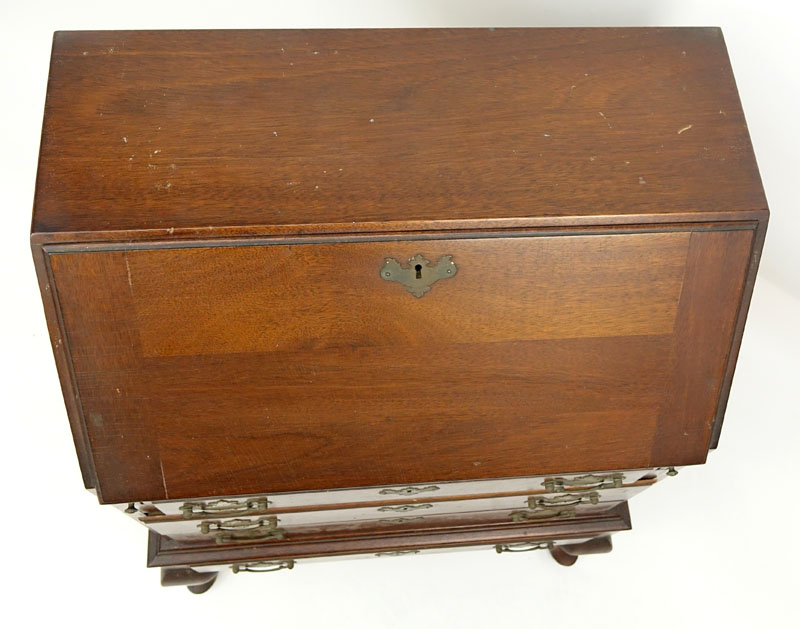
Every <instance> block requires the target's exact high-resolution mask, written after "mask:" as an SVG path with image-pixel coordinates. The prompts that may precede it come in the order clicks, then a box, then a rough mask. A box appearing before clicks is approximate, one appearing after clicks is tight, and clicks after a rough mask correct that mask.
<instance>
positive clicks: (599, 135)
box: [33, 28, 766, 234]
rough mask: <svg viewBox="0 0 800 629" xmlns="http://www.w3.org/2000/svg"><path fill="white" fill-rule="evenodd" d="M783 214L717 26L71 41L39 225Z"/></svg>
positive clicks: (63, 228) (58, 68)
mask: <svg viewBox="0 0 800 629" xmlns="http://www.w3.org/2000/svg"><path fill="white" fill-rule="evenodd" d="M764 209H766V200H765V197H764V193H763V190H762V187H761V182H760V177H759V174H758V169H757V166H756V162H755V158H754V155H753V151H752V147H751V144H750V140H749V137H748V132H747V127H746V123H745V119H744V116H743V113H742V109H741V105H740V103H739V98H738V94H737V90H736V85H735V82H734V78H733V74H732V72H731V68H730V64H729V61H728V56H727V52H726V49H725V44H724V41H723V38H722V34H721V32H720V31H719V29H715V28H665V29H657V28H618V29H609V28H597V29H587V28H583V29H555V28H547V29H414V30H406V29H398V30H296V31H291V30H273V31H257V30H250V31H248V30H244V31H113V32H100V31H98V32H59V33H56V35H55V37H54V44H53V55H52V60H51V68H50V78H49V83H48V92H47V101H46V110H45V118H44V128H43V135H42V145H41V156H40V165H39V174H38V179H37V188H36V200H35V213H34V221H33V232H35V233H37V232H38V233H48V232H51V233H52V232H71V233H72V232H113V231H126V230H130V231H136V230H162V231H165V233H167V232H168V233H170V234H171V233H173V231H174V230H184V229H193V230H198V229H206V230H208V229H209V228H210V229H212V230H213V229H222V228H226V227H237V226H262V227H263V229H264V230H266V231H267V232H269V231H270V230H277V231H279V230H283V232H284V233H285V232H287V231H292V230H297V231H303V229H305V230H306V231H309V230H311V231H314V230H318V231H320V232H324V231H326V230H327V229H334V228H332V227H330V226H338V227H335V229H334V230H336V231H342V230H343V229H345V227H343V226H353V227H352V229H353V230H358V231H365V230H366V231H369V230H370V229H373V228H374V229H386V228H387V225H388V226H389V228H391V226H392V225H401V224H403V225H405V226H406V228H422V229H425V228H430V227H431V226H444V227H447V226H448V225H457V224H458V225H468V224H470V222H471V221H484V222H485V221H500V222H501V223H502V221H503V220H506V221H512V222H513V221H517V222H519V221H520V220H526V219H531V220H537V219H543V218H558V217H566V218H570V217H594V218H592V220H595V219H597V220H599V221H601V222H602V221H603V220H604V217H605V218H608V217H617V218H616V219H615V220H617V222H620V221H622V222H624V221H626V220H629V221H632V220H634V219H633V218H632V217H636V216H642V215H662V216H663V215H668V216H667V219H666V220H682V219H681V218H680V217H679V216H678V215H681V214H687V215H688V214H690V213H695V214H696V213H706V212H711V213H721V212H726V213H730V212H734V213H735V212H748V211H760V210H764ZM598 217H599V218H598ZM612 222H613V221H612ZM498 224H500V223H498ZM303 226H305V227H303ZM326 226H327V227H326Z"/></svg>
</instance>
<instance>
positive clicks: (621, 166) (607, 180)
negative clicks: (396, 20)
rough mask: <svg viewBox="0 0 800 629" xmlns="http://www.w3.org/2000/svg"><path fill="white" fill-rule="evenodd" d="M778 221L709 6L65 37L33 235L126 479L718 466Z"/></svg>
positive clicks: (58, 322) (200, 487)
mask: <svg viewBox="0 0 800 629" xmlns="http://www.w3.org/2000/svg"><path fill="white" fill-rule="evenodd" d="M767 217H768V210H767V204H766V199H765V197H764V192H763V189H762V187H761V182H760V178H759V175H758V169H757V166H756V162H755V158H754V155H753V151H752V147H751V145H750V141H749V137H748V133H747V128H746V124H745V120H744V116H743V114H742V109H741V106H740V104H739V100H738V95H737V92H736V87H735V83H734V80H733V75H732V72H731V69H730V64H729V62H728V58H727V53H726V51H725V45H724V42H723V39H722V35H721V33H720V31H719V30H718V29H709V28H680V29H674V28H664V29H661V28H623V29H606V28H602V29H416V30H404V29H401V30H369V31H367V30H335V31H333V30H322V31H138V32H133V31H128V32H122V31H120V32H102V31H99V32H62V33H56V35H55V38H54V43H53V55H52V62H51V69H50V79H49V83H48V93H47V100H46V109H45V118H44V126H43V134H42V145H41V154H40V164H39V172H38V178H37V186H36V197H35V202H34V217H33V224H32V233H31V242H32V247H33V253H34V260H35V263H36V267H37V273H38V276H39V281H40V287H41V291H42V296H43V300H44V305H45V312H46V315H47V319H48V326H49V331H50V336H51V339H52V343H53V350H54V354H55V357H56V363H57V366H58V369H59V376H60V378H61V383H62V391H63V393H64V397H65V400H66V404H67V410H68V414H69V416H70V421H71V425H72V430H73V435H74V438H75V443H76V449H77V450H78V456H79V459H80V462H81V469H82V472H83V476H84V482H85V484H86V485H87V486H88V487H94V488H96V490H97V493H98V496H99V498H100V499H101V501H104V502H124V503H127V502H132V501H151V500H166V499H169V500H180V499H183V498H195V497H204V496H224V495H233V494H258V493H272V492H296V491H313V490H327V489H334V488H351V487H371V486H381V485H397V484H415V483H426V482H446V481H458V480H475V479H502V478H508V477H524V476H533V475H538V474H563V473H570V472H585V471H591V470H609V469H626V468H648V467H654V466H670V465H689V464H693V463H700V462H703V461H704V460H705V457H706V454H707V451H708V448H709V445H712V446H713V445H715V444H716V441H717V439H718V437H719V427H720V423H721V418H722V414H723V412H724V408H725V402H726V399H727V395H728V391H729V389H730V382H731V378H732V375H733V369H734V364H735V359H736V355H737V351H738V346H739V343H740V340H741V336H742V331H743V326H744V319H745V317H746V313H747V306H748V303H749V299H750V295H751V292H752V288H753V283H754V281H755V272H756V269H757V266H758V260H759V257H760V251H761V247H762V245H763V242H764V233H765V229H766V222H767ZM417 253H420V254H423V255H425V256H426V257H428V258H429V259H431V260H433V261H435V260H436V259H437V258H438V257H439V256H442V255H452V256H453V260H454V262H455V263H456V264H457V265H458V273H457V274H456V275H455V276H453V277H452V278H448V279H443V280H440V281H439V282H437V283H436V284H435V285H434V286H433V288H432V290H431V292H430V293H429V294H427V295H425V296H424V297H423V298H421V299H417V298H415V297H413V296H412V295H410V294H409V293H408V292H406V291H405V289H404V287H403V286H402V285H400V284H397V283H394V282H386V281H384V280H383V279H381V277H380V275H379V270H380V268H381V265H382V264H383V262H384V260H385V259H386V258H387V257H394V258H397V259H398V260H400V261H405V260H407V259H408V258H409V257H411V256H413V255H414V254H417Z"/></svg>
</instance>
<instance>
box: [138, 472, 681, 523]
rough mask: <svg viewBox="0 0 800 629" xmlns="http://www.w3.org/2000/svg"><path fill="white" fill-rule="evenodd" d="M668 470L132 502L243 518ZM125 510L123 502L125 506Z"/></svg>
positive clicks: (591, 482)
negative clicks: (287, 511)
mask: <svg viewBox="0 0 800 629" xmlns="http://www.w3.org/2000/svg"><path fill="white" fill-rule="evenodd" d="M666 473H667V470H666V469H665V468H658V469H643V470H622V471H605V472H586V473H581V474H565V475H555V476H532V477H529V478H507V479H502V480H492V481H466V482H460V483H453V482H447V483H421V484H419V485H399V486H390V487H370V488H365V489H349V490H348V489H344V490H333V491H324V492H303V493H298V494H271V495H269V496H266V495H263V494H256V495H253V496H238V497H225V498H217V499H196V500H188V501H159V502H152V503H147V505H146V506H145V505H143V504H142V503H137V504H136V505H135V506H136V508H137V509H138V511H137V512H136V513H137V514H140V513H145V514H147V513H148V512H160V513H161V514H164V515H170V516H174V515H180V516H181V517H184V518H187V519H189V518H194V519H208V518H215V517H246V516H252V515H260V514H271V513H286V510H287V509H297V510H316V509H318V508H319V507H326V508H331V507H332V506H335V505H342V508H343V509H344V508H345V505H349V506H355V505H363V506H371V505H382V504H413V503H416V502H433V503H438V502H440V501H442V500H451V499H453V498H459V497H464V498H467V497H470V496H472V497H478V496H480V497H486V498H489V497H493V496H497V495H498V494H501V495H502V494H517V495H519V494H522V493H530V494H539V493H560V492H563V491H569V490H573V489H574V490H587V489H608V488H612V487H618V486H623V485H624V486H627V485H631V484H633V483H639V482H642V483H647V482H651V481H652V482H654V481H656V480H659V479H661V478H663V477H664V476H665V475H666ZM125 507H126V508H127V505H125Z"/></svg>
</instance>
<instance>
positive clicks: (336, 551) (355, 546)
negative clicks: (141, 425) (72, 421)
mask: <svg viewBox="0 0 800 629" xmlns="http://www.w3.org/2000/svg"><path fill="white" fill-rule="evenodd" d="M454 524H455V525H454ZM630 528H631V519H630V511H629V510H628V503H627V502H623V503H620V504H619V505H617V506H616V507H614V508H613V509H609V510H607V511H604V512H602V513H595V514H592V515H590V516H586V517H580V518H570V519H566V520H561V521H558V520H552V519H551V520H547V519H545V520H539V521H536V520H531V521H527V522H517V523H511V522H503V523H498V522H492V523H484V524H482V525H480V524H478V525H475V526H468V527H464V526H459V525H458V523H451V525H449V526H448V525H442V526H437V527H435V528H432V529H431V530H430V531H429V532H428V533H426V534H424V535H420V534H418V533H411V534H409V533H408V532H406V531H397V532H393V531H388V532H387V531H380V532H379V531H373V532H372V534H368V533H364V534H361V535H354V536H349V537H341V536H339V535H337V534H330V533H328V534H326V533H325V532H320V533H319V534H317V535H316V536H308V537H306V538H304V539H302V540H294V541H291V540H288V539H287V540H278V541H271V542H262V543H250V544H228V545H217V544H214V543H213V541H206V542H205V543H203V542H201V541H199V540H192V541H188V542H187V541H185V540H182V541H179V540H174V539H172V538H170V537H167V536H164V535H159V534H158V533H156V532H154V531H150V534H149V545H148V553H147V565H148V566H149V567H172V566H190V565H191V566H198V567H201V566H217V565H221V564H230V563H244V562H249V561H275V560H280V559H295V560H298V562H300V560H302V559H304V558H305V559H309V558H314V557H347V556H353V555H364V554H374V553H379V552H392V551H409V550H411V551H413V550H420V551H424V550H427V549H446V548H459V547H469V546H486V547H487V548H489V547H492V546H494V545H495V544H513V543H519V542H547V541H566V542H569V541H570V540H585V539H587V538H593V537H600V536H604V535H609V534H612V533H616V532H620V531H627V530H630Z"/></svg>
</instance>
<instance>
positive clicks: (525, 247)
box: [50, 229, 753, 502]
mask: <svg viewBox="0 0 800 629" xmlns="http://www.w3.org/2000/svg"><path fill="white" fill-rule="evenodd" d="M752 236H753V231H752V229H734V230H725V231H677V232H668V233H659V234H654V233H626V234H619V235H614V236H609V235H604V234H598V235H578V236H559V237H542V238H529V237H522V238H484V239H467V240H454V241H430V242H425V243H424V245H425V246H426V247H427V249H424V251H426V252H429V253H431V254H432V257H435V255H439V254H444V253H446V252H449V253H451V254H453V255H454V258H453V259H454V261H455V262H456V263H457V264H460V267H459V272H458V274H457V275H456V276H454V277H453V278H451V279H447V280H441V281H440V282H438V283H437V284H435V285H434V286H433V288H432V290H431V292H430V293H429V294H427V295H425V296H424V297H423V298H421V299H417V298H415V297H413V296H412V295H411V294H409V293H408V292H406V291H405V289H404V287H403V286H401V285H399V284H396V283H391V282H386V281H384V280H382V279H381V278H380V276H379V270H380V268H381V267H382V263H383V260H384V257H385V255H386V254H388V253H392V254H395V255H401V254H402V255H405V256H410V255H412V254H413V253H414V252H416V251H417V249H418V247H420V246H422V245H421V243H398V242H393V243H373V242H353V243H338V244H333V245H327V246H325V245H309V246H307V247H297V246H293V245H286V246H281V245H274V246H267V247H264V246H258V245H254V246H238V247H201V248H183V249H155V250H148V249H144V250H136V251H127V250H123V251H95V252H76V253H59V254H53V255H51V257H50V264H51V267H52V272H53V276H54V280H55V286H56V289H57V292H58V297H59V303H60V306H61V313H62V317H63V321H64V325H65V327H66V329H67V330H68V332H67V337H68V343H69V347H70V349H71V355H72V361H73V365H74V369H75V377H76V380H77V386H78V390H79V392H80V399H81V404H82V408H83V412H84V416H85V417H86V418H87V429H88V434H89V437H90V439H91V443H92V450H93V456H94V462H95V465H96V467H97V472H98V480H99V487H98V490H99V493H100V494H101V496H102V499H103V500H105V501H108V502H129V501H132V500H143V499H150V500H152V499H159V498H160V499H167V498H170V499H175V498H184V497H192V496H205V495H226V494H250V493H258V492H278V491H302V490H313V489H329V488H334V487H355V486H371V485H385V484H393V483H417V482H425V481H431V480H437V481H447V480H465V479H469V478H502V477H509V476H529V475H535V474H549V473H562V472H580V471H585V470H601V469H624V468H645V467H651V466H658V465H672V464H677V463H681V464H690V463H698V462H701V461H702V460H704V459H705V453H706V451H707V449H708V445H709V438H710V437H709V430H710V427H711V423H712V421H713V417H714V411H715V408H716V400H717V398H718V395H719V387H720V386H721V383H722V375H723V372H724V367H725V360H726V358H727V353H728V350H729V347H730V343H731V336H732V332H733V330H732V326H733V320H734V317H735V314H736V311H737V307H738V303H739V301H740V299H741V291H742V288H743V285H744V279H745V269H746V267H747V263H748V260H749V247H750V244H751V241H752ZM434 254H435V255H434ZM339 269H341V272H339V271H338V270H339ZM715 286H716V287H717V288H714V287H715ZM697 348H702V356H699V357H698V356H696V355H695V354H694V352H695V350H697Z"/></svg>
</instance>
